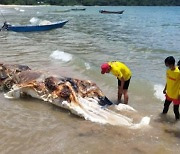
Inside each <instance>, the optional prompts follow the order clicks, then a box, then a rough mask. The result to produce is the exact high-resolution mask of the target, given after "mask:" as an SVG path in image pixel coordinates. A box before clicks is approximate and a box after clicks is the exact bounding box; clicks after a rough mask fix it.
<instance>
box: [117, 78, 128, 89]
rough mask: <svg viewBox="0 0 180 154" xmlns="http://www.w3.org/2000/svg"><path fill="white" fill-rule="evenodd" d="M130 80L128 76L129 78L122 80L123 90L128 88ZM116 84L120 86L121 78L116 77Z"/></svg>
mask: <svg viewBox="0 0 180 154" xmlns="http://www.w3.org/2000/svg"><path fill="white" fill-rule="evenodd" d="M130 80H131V78H129V80H127V81H125V82H124V86H123V89H124V90H127V89H128V87H129V83H130ZM118 86H121V80H119V79H118Z"/></svg>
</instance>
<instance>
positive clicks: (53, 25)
mask: <svg viewBox="0 0 180 154" xmlns="http://www.w3.org/2000/svg"><path fill="white" fill-rule="evenodd" d="M67 22H68V20H64V21H59V22H54V23H51V24H47V25H35V26H34V25H26V26H14V25H10V24H7V23H6V22H5V23H4V25H3V27H2V28H1V30H3V29H6V30H8V31H14V32H40V31H48V30H52V29H56V28H61V27H63V26H64V25H65V24H66V23H67Z"/></svg>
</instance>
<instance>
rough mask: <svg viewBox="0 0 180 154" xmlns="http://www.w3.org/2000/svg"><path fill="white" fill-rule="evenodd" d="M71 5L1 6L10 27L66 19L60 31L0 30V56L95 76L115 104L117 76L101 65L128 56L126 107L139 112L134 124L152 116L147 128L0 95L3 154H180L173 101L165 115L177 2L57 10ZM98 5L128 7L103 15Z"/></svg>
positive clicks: (179, 54) (178, 51) (179, 48)
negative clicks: (94, 119) (92, 118)
mask: <svg viewBox="0 0 180 154" xmlns="http://www.w3.org/2000/svg"><path fill="white" fill-rule="evenodd" d="M70 8H72V7H70V6H67V7H61V6H36V7H32V6H29V7H25V6H11V7H9V6H6V7H4V6H0V9H1V12H2V13H3V15H4V17H5V18H6V20H7V21H8V22H10V23H11V24H19V25H20V24H30V20H31V19H32V18H37V19H40V20H47V21H51V22H53V21H57V20H65V19H68V20H69V22H68V23H67V24H66V25H65V26H64V27H63V28H61V29H57V30H53V31H48V32H42V33H15V32H1V33H0V61H1V62H4V63H10V64H11V63H18V64H26V65H28V66H30V67H31V68H32V69H35V70H42V71H45V72H49V73H52V74H56V75H59V76H69V77H75V78H80V79H90V80H92V81H94V82H96V84H97V85H98V86H99V87H100V88H101V89H102V90H103V92H104V93H105V94H106V95H107V96H108V98H109V99H111V100H112V101H113V102H115V101H116V97H117V81H116V79H115V78H114V77H113V76H112V75H105V76H102V75H101V74H100V67H99V66H100V64H101V63H103V62H104V61H108V60H120V61H123V62H125V63H126V64H127V65H128V66H129V67H130V68H131V70H132V72H133V76H132V80H131V84H130V87H129V95H130V101H129V105H130V106H132V107H134V108H135V109H136V110H137V111H138V113H137V115H135V114H131V113H127V116H129V117H131V118H134V119H135V121H137V122H138V120H137V119H138V118H137V117H138V116H142V117H143V116H149V117H150V118H151V121H150V127H149V128H144V129H137V130H132V129H129V128H126V127H119V126H111V125H103V124H99V123H94V122H91V121H87V120H84V119H82V118H79V117H77V116H75V115H73V114H71V113H70V112H69V111H67V110H64V109H61V108H59V107H56V106H54V105H50V104H48V103H46V102H42V101H40V100H36V99H32V98H26V99H18V100H9V99H6V98H4V95H3V93H0V100H1V101H0V117H1V118H0V138H1V140H0V153H3V154H4V153H26V154H30V153H48V154H49V153H66V154H71V153H79V154H84V153H97V154H100V153H104V154H106V153H107V154H109V153H113V154H116V153H128V154H129V153H132V154H136V153H137V154H139V153H157V154H161V153H162V154H166V153H167V154H169V153H170V154H172V153H179V152H180V150H179V149H180V145H179V143H180V122H175V120H174V114H173V111H172V106H171V107H170V110H169V112H168V115H167V116H166V117H162V116H161V115H160V113H161V112H162V108H163V97H164V96H163V95H162V89H163V86H164V84H165V66H164V59H165V58H166V57H167V56H169V55H173V56H174V57H175V58H176V61H177V60H179V58H180V44H179V41H180V38H179V35H180V23H179V21H180V20H179V19H180V9H179V7H123V6H122V7H98V6H96V7H87V9H86V11H80V12H78V11H77V12H73V11H71V12H64V13H62V12H58V10H66V9H70ZM100 9H109V10H110V9H111V10H125V12H124V14H122V15H112V14H107V15H105V14H100V13H99V12H98V11H99V10H100ZM0 23H3V18H1V19H0Z"/></svg>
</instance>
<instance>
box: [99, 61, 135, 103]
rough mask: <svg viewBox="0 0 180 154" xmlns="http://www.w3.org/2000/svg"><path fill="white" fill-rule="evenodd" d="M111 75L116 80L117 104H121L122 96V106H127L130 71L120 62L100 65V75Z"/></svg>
mask: <svg viewBox="0 0 180 154" xmlns="http://www.w3.org/2000/svg"><path fill="white" fill-rule="evenodd" d="M110 72H111V73H112V74H113V75H114V76H116V77H117V79H118V103H121V97H122V94H123V95H124V104H128V100H129V96H128V87H129V83H130V79H131V75H132V73H131V70H130V69H129V68H128V67H127V66H126V65H125V64H124V63H122V62H119V61H112V62H107V63H104V64H102V65H101V74H105V73H110Z"/></svg>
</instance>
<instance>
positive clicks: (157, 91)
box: [154, 84, 165, 101]
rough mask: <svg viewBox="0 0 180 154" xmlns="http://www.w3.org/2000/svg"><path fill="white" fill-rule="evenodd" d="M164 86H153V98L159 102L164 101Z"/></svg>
mask: <svg viewBox="0 0 180 154" xmlns="http://www.w3.org/2000/svg"><path fill="white" fill-rule="evenodd" d="M163 89H164V86H163V85H161V84H157V85H154V96H155V97H156V98H157V99H160V100H161V101H164V98H165V97H164V94H163Z"/></svg>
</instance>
